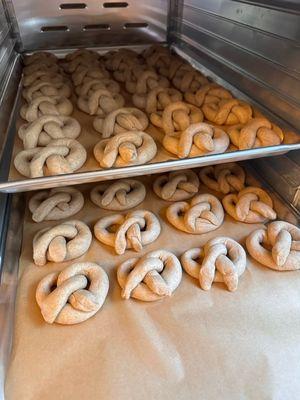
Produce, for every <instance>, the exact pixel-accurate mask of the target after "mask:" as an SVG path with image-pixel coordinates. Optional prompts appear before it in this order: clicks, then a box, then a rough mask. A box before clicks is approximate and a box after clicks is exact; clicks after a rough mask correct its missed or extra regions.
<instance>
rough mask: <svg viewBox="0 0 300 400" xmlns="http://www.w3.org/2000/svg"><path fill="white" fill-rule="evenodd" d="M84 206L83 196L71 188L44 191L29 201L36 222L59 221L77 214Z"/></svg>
mask: <svg viewBox="0 0 300 400" xmlns="http://www.w3.org/2000/svg"><path fill="white" fill-rule="evenodd" d="M83 205H84V198H83V195H82V194H81V193H80V192H79V190H77V189H75V188H71V187H66V188H53V189H50V190H42V191H40V192H37V193H36V194H34V195H33V196H32V197H31V199H30V200H29V204H28V206H29V210H30V211H31V212H32V219H33V221H34V222H42V221H58V220H60V219H64V218H69V217H71V216H72V215H74V214H77V213H78V212H79V211H80V210H81V209H82V207H83Z"/></svg>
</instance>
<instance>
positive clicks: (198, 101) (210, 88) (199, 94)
mask: <svg viewBox="0 0 300 400" xmlns="http://www.w3.org/2000/svg"><path fill="white" fill-rule="evenodd" d="M184 98H185V100H186V101H187V102H188V103H191V104H194V105H195V106H197V107H202V106H203V105H204V104H210V103H219V102H220V101H221V100H229V99H232V94H231V93H230V92H229V91H228V90H226V89H224V88H222V87H221V86H219V85H217V84H215V83H208V84H207V85H204V86H201V87H200V89H198V90H197V91H196V92H195V93H194V92H191V91H188V92H185V93H184Z"/></svg>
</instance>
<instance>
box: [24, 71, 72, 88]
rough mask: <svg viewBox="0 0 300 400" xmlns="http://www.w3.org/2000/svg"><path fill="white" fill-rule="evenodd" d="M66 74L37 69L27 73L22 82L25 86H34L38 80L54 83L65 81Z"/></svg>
mask: <svg viewBox="0 0 300 400" xmlns="http://www.w3.org/2000/svg"><path fill="white" fill-rule="evenodd" d="M64 78H65V77H64V76H63V75H62V74H60V73H58V72H49V71H47V70H37V71H34V72H33V73H32V74H27V75H25V76H24V78H23V81H22V84H23V87H24V88H26V87H28V86H32V85H33V84H36V83H38V82H45V81H49V82H53V83H60V82H63V80H64Z"/></svg>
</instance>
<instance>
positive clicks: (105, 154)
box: [94, 131, 157, 168]
mask: <svg viewBox="0 0 300 400" xmlns="http://www.w3.org/2000/svg"><path fill="white" fill-rule="evenodd" d="M156 153H157V146H156V143H155V141H154V140H153V138H152V137H151V136H150V135H148V134H147V133H145V132H141V131H130V132H124V133H119V134H117V135H116V136H113V137H111V138H110V139H103V140H100V142H98V143H97V144H96V146H95V147H94V156H95V158H96V160H97V161H98V162H99V164H100V166H101V167H103V168H111V167H113V166H114V167H125V166H128V165H140V164H146V163H147V162H148V161H150V160H152V158H154V157H155V155H156Z"/></svg>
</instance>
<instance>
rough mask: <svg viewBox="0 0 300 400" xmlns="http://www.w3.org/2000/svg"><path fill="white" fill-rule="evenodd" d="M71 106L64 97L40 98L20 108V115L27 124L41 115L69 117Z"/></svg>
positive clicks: (71, 110)
mask: <svg viewBox="0 0 300 400" xmlns="http://www.w3.org/2000/svg"><path fill="white" fill-rule="evenodd" d="M72 112H73V105H72V103H71V101H70V100H69V99H67V98H66V97H59V96H40V97H36V98H35V99H33V100H31V102H30V103H28V104H24V105H23V106H22V107H21V110H20V115H21V117H22V118H23V119H25V120H26V121H28V122H33V121H35V120H36V119H38V118H39V117H41V116H43V115H65V116H68V115H71V114H72Z"/></svg>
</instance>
